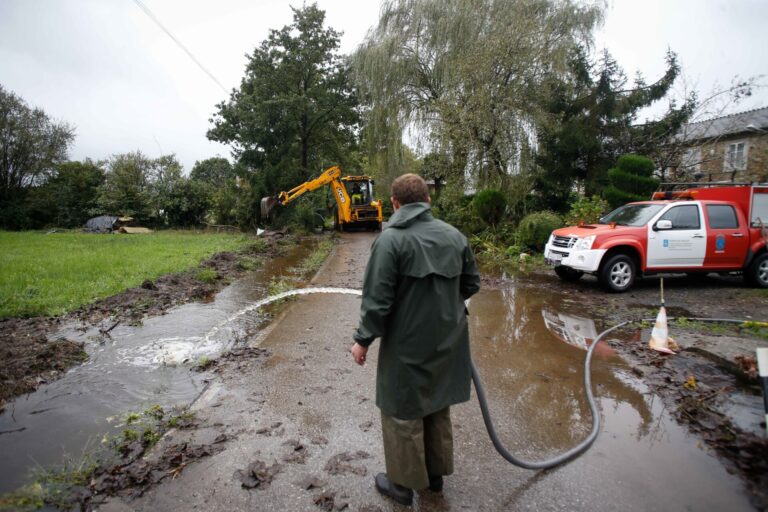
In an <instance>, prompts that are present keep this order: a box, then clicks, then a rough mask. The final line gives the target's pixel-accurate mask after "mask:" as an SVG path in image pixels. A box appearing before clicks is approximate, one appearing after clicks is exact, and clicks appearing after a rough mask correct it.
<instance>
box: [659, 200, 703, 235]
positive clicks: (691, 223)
mask: <svg viewBox="0 0 768 512" xmlns="http://www.w3.org/2000/svg"><path fill="white" fill-rule="evenodd" d="M659 220H671V221H672V229H699V228H700V227H701V221H700V220H699V207H698V206H696V205H695V204H686V205H681V206H673V207H672V208H670V209H669V210H667V213H665V214H664V215H662V216H661V218H659Z"/></svg>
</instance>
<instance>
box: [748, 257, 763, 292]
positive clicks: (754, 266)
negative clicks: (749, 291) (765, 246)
mask: <svg viewBox="0 0 768 512" xmlns="http://www.w3.org/2000/svg"><path fill="white" fill-rule="evenodd" d="M744 277H745V278H746V279H747V282H748V283H749V284H751V285H752V286H757V287H759V288H768V253H766V252H764V253H762V254H761V255H759V256H757V257H756V258H755V259H754V260H753V261H752V263H751V264H750V265H749V268H748V269H747V271H746V272H745V273H744Z"/></svg>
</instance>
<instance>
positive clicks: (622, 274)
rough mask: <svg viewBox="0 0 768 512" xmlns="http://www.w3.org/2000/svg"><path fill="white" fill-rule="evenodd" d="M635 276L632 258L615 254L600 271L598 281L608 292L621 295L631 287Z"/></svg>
mask: <svg viewBox="0 0 768 512" xmlns="http://www.w3.org/2000/svg"><path fill="white" fill-rule="evenodd" d="M636 274H637V271H636V269H635V262H634V261H632V258H630V257H629V256H627V255H626V254H617V255H615V256H612V257H611V258H609V259H608V261H606V262H605V264H604V265H603V267H602V268H601V269H600V274H599V276H598V281H600V284H601V285H602V286H603V287H604V288H606V289H607V290H608V291H610V292H614V293H621V292H625V291H627V290H629V289H630V288H631V287H632V284H633V283H634V282H635V276H636Z"/></svg>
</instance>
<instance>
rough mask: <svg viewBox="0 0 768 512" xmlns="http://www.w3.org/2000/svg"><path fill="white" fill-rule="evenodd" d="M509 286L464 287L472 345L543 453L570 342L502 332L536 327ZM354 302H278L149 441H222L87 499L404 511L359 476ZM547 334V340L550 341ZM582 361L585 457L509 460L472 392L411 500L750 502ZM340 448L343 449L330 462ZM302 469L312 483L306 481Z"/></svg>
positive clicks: (353, 256)
mask: <svg viewBox="0 0 768 512" xmlns="http://www.w3.org/2000/svg"><path fill="white" fill-rule="evenodd" d="M374 236H375V235H374V234H368V233H351V234H343V235H342V236H341V240H340V243H339V244H338V245H337V247H336V248H335V250H334V252H333V253H332V255H331V257H330V258H329V260H328V261H327V262H326V264H325V266H324V267H323V268H322V269H321V270H320V272H319V273H318V275H317V276H316V278H315V279H314V281H313V283H312V284H313V285H316V286H335V287H351V288H360V286H361V280H362V273H363V270H364V267H365V262H366V260H367V256H368V249H369V247H370V244H371V242H372V241H373V239H374ZM510 293H511V294H513V295H514V294H515V293H517V294H520V293H522V292H520V290H517V291H515V290H512V291H506V292H499V291H498V290H496V291H483V292H481V294H479V295H478V296H477V297H476V298H473V301H472V304H471V305H470V314H471V315H472V317H471V330H472V331H471V334H472V340H473V341H472V344H473V354H474V358H475V361H476V363H477V365H478V367H479V369H480V372H481V374H483V375H484V377H485V379H487V380H486V386H487V387H488V388H489V399H490V405H491V409H492V411H493V413H494V415H495V416H496V421H497V423H498V424H499V430H500V434H501V436H502V438H503V440H504V441H505V442H507V443H508V448H510V450H512V451H514V452H516V453H519V454H521V455H525V456H527V457H530V458H532V459H535V458H539V457H541V458H543V457H546V456H551V455H554V454H555V453H556V452H557V451H560V450H563V449H565V448H567V447H569V446H570V444H572V443H574V442H576V441H578V440H579V439H580V438H581V437H582V436H584V435H585V434H586V432H587V430H588V428H589V421H590V418H589V415H588V412H585V408H584V404H583V400H582V399H581V398H580V397H581V395H582V394H583V393H582V390H581V388H580V378H581V377H580V375H579V370H578V368H579V367H580V365H581V357H582V352H580V351H578V350H577V349H574V348H572V347H570V346H566V347H565V348H562V349H561V348H557V349H548V348H547V347H545V346H542V348H541V350H537V349H535V348H530V347H536V345H535V344H534V345H531V346H527V347H528V348H525V349H522V348H521V347H524V345H520V344H519V343H520V342H517V341H516V342H515V344H512V345H509V344H505V343H504V342H502V341H503V340H502V337H503V336H506V335H507V334H508V333H509V332H510V331H513V330H515V329H518V328H519V326H525V325H532V326H533V325H538V323H540V322H541V319H540V317H541V309H540V308H539V309H538V311H539V313H538V317H536V314H531V313H530V311H534V310H530V311H529V310H524V312H523V313H522V314H521V315H517V313H515V314H510V311H509V309H504V308H502V307H501V306H499V304H509V303H515V301H518V302H519V301H521V300H522V298H521V297H514V296H513V297H510V296H509V294H510ZM549 293H551V292H549ZM538 300H541V301H546V300H547V299H546V296H545V297H544V298H541V299H538ZM359 305H360V299H359V298H358V297H354V296H347V295H343V296H335V295H333V296H328V295H310V296H304V297H300V298H298V299H296V300H295V301H293V302H292V303H291V304H290V305H289V306H288V307H286V308H284V309H283V313H281V315H280V316H279V317H278V318H277V319H276V320H275V321H273V322H272V324H271V325H270V328H269V329H268V330H267V331H266V332H263V333H262V334H261V335H259V336H258V337H256V338H255V339H253V340H252V341H251V343H252V344H254V345H257V346H259V347H261V348H264V349H267V350H268V351H269V356H267V357H260V358H250V359H242V360H233V361H229V362H226V363H223V364H222V365H220V366H219V369H218V371H217V374H216V375H214V376H212V379H211V384H210V386H209V387H208V389H207V390H206V391H205V392H204V393H203V395H202V396H201V397H200V398H199V399H198V400H197V401H196V402H195V404H194V405H193V409H194V410H195V411H196V412H197V417H198V420H199V423H200V427H199V428H197V429H194V430H191V431H179V432H172V433H171V434H170V435H169V436H167V438H166V439H165V440H164V441H163V442H162V443H161V444H160V445H159V447H158V449H162V447H163V446H167V445H168V444H170V443H178V442H183V441H191V442H197V443H210V442H213V440H214V439H216V438H217V437H218V436H220V435H221V434H226V435H227V437H228V440H227V441H225V442H224V443H221V446H223V448H224V449H223V451H221V452H219V453H217V454H215V455H213V456H211V457H208V458H205V459H202V460H201V461H200V462H197V463H194V464H191V465H189V466H188V467H186V468H185V469H184V471H183V472H182V473H181V474H179V475H178V476H177V477H175V478H173V479H171V478H166V479H165V480H164V481H163V482H162V483H161V484H160V485H158V486H157V487H154V488H152V489H150V490H149V491H147V492H146V493H145V495H144V496H142V497H139V498H137V499H134V500H131V501H122V500H118V499H113V500H111V501H110V502H109V503H108V504H107V505H105V506H102V507H101V510H108V511H116V510H117V511H120V510H147V511H149V510H233V511H240V510H243V511H245V510H290V511H294V510H301V511H303V510H306V511H316V510H321V508H318V505H317V504H316V503H315V501H316V499H318V498H319V497H320V495H321V494H322V493H325V497H326V500H325V502H324V503H326V504H330V505H331V506H333V505H335V507H336V509H340V507H343V506H344V504H347V510H355V511H356V510H360V511H375V510H381V511H385V510H387V511H388V510H406V508H405V507H401V506H399V505H396V504H394V503H393V502H392V501H390V500H387V499H385V498H382V497H381V496H379V495H378V494H377V492H376V491H375V489H374V487H373V475H375V474H376V473H377V472H379V471H381V470H382V468H383V466H384V463H383V453H382V447H381V431H380V425H379V412H378V409H377V408H376V407H375V405H374V403H373V398H374V379H375V368H376V360H377V350H375V349H372V350H371V351H370V352H369V360H368V362H367V364H366V366H364V367H358V366H357V365H355V364H354V363H353V362H352V359H351V356H350V355H349V348H350V346H351V343H352V341H351V333H352V331H353V329H354V328H355V326H356V323H357V317H358V311H359ZM537 307H538V304H537ZM528 317H536V318H533V319H531V318H528ZM526 322H530V324H529V323H526ZM536 322H538V323H536ZM542 335H543V334H541V333H539V332H537V331H533V330H532V331H529V332H518V333H516V336H518V337H519V338H515V339H516V340H518V339H519V340H525V339H527V338H530V341H531V342H532V343H535V339H538V338H540V337H541V336H542ZM552 343H553V345H552V346H553V347H559V346H560V345H558V343H559V341H557V340H555V341H554V342H552ZM562 345H564V344H562ZM516 349H517V350H524V351H525V355H522V357H523V358H524V362H523V364H522V366H516V365H515V364H514V363H513V361H514V358H515V357H517V358H519V357H521V354H519V353H514V354H512V355H510V350H512V351H514V350H516ZM564 351H565V352H564ZM564 354H565V355H564ZM513 356H514V357H513ZM566 356H567V357H566ZM571 360H572V361H571ZM539 364H541V365H543V366H541V367H540V366H538V365H539ZM595 366H596V368H595V377H594V382H595V385H596V394H597V395H598V396H601V389H604V390H605V393H603V394H602V397H601V399H600V408H601V411H602V414H603V418H604V421H605V422H604V424H603V428H602V430H601V434H600V437H599V438H598V440H597V441H596V443H595V445H594V446H593V448H592V449H591V450H590V451H589V452H587V453H586V454H585V455H584V456H582V457H581V458H579V459H577V460H576V461H573V462H571V463H569V464H567V465H565V466H562V467H560V468H557V469H554V470H551V471H547V472H534V471H528V470H523V469H519V468H515V467H513V466H511V465H509V464H508V463H507V462H506V461H504V460H503V459H502V458H501V457H500V456H498V455H497V454H496V452H495V451H494V449H493V446H492V445H491V443H490V441H489V440H488V437H487V434H486V432H485V429H484V426H483V423H482V419H481V416H480V413H479V408H478V406H477V403H476V401H475V398H474V394H473V398H472V399H471V401H470V402H468V403H466V404H461V405H459V406H457V407H455V408H453V409H452V413H453V420H454V436H455V443H456V450H455V451H456V474H455V475H454V476H452V477H449V478H447V480H446V486H445V490H444V492H443V493H442V494H436V493H432V492H429V491H423V492H420V493H418V494H417V498H416V500H415V503H414V507H413V509H416V510H423V511H447V510H590V511H591V510H625V511H626V510H629V511H633V510H750V509H751V507H750V505H749V503H748V501H747V499H746V497H745V495H744V493H743V490H742V486H741V484H740V482H739V481H738V480H737V479H736V478H735V477H733V476H731V475H729V474H728V473H727V472H726V471H725V470H724V469H723V467H722V466H721V465H720V463H719V462H718V461H717V460H716V459H715V457H714V456H712V455H711V454H709V453H707V452H706V451H704V450H703V449H702V448H701V447H698V446H697V443H696V440H695V439H693V438H691V437H690V436H689V435H688V434H687V433H686V432H685V431H684V430H682V428H681V427H680V426H678V425H676V424H675V423H674V421H673V420H671V419H670V418H669V416H668V415H667V413H666V412H665V411H664V410H663V407H662V406H661V404H660V401H659V400H654V398H653V397H649V396H647V394H646V392H645V390H644V389H643V387H642V383H639V382H631V380H632V377H631V372H629V371H628V368H627V367H626V365H625V364H624V363H623V362H622V361H621V360H619V359H618V358H616V357H614V356H611V354H606V355H605V357H603V358H601V359H599V360H598V361H597V362H596V363H595ZM542 375H543V376H542ZM345 453H346V454H348V455H350V456H351V457H350V459H351V460H348V461H346V462H343V463H338V462H336V463H334V460H337V459H338V457H339V456H341V455H342V454H345ZM334 458H335V459H334ZM257 461H262V462H264V463H265V465H266V466H267V467H271V466H273V465H275V464H278V465H279V466H280V469H279V471H277V472H276V473H275V475H274V478H273V479H272V481H271V483H269V484H268V485H264V486H262V487H260V488H257V489H253V490H246V489H244V488H242V486H241V483H240V481H239V480H238V479H237V477H236V472H237V471H238V470H243V469H245V468H246V467H247V466H248V464H250V463H252V462H257ZM311 477H314V478H316V479H317V480H316V483H318V484H322V485H321V486H320V487H319V488H313V489H310V490H307V489H305V488H304V487H306V486H305V485H303V484H304V483H306V482H308V480H307V479H308V478H311ZM332 495H333V501H331V499H330V497H331V496H332ZM332 509H333V508H327V509H326V510H332Z"/></svg>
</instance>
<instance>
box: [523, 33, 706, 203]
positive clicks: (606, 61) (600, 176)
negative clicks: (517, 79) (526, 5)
mask: <svg viewBox="0 0 768 512" xmlns="http://www.w3.org/2000/svg"><path fill="white" fill-rule="evenodd" d="M666 61H667V69H666V71H665V73H664V75H663V76H662V77H661V78H660V79H659V80H657V81H656V82H654V83H652V84H650V85H649V84H647V83H646V82H645V80H644V79H643V78H642V76H640V75H638V76H637V77H636V78H635V80H634V83H633V84H631V85H630V84H629V80H628V79H627V77H626V75H625V74H624V72H623V70H622V69H621V67H620V66H619V65H618V63H617V62H616V61H615V60H614V59H613V58H612V57H611V56H610V54H608V52H604V53H603V55H602V57H601V58H600V60H599V62H597V63H595V62H593V61H591V60H590V58H589V56H588V55H587V51H586V50H585V49H584V48H583V47H582V48H576V49H574V51H573V53H572V55H571V59H570V66H569V73H568V74H566V75H555V74H553V75H551V81H550V83H549V87H548V90H549V91H551V96H550V99H549V101H548V104H547V110H548V112H549V114H550V118H549V122H548V123H545V124H543V125H542V127H541V130H540V134H539V141H540V148H539V153H538V164H539V166H540V169H541V171H540V174H539V176H538V180H537V184H536V189H537V192H538V193H539V194H540V197H541V200H542V202H543V205H542V206H544V207H545V208H547V209H552V210H555V211H560V212H564V211H566V210H567V207H568V204H569V197H570V195H571V194H572V193H573V192H574V191H575V190H576V189H578V190H580V191H582V192H584V193H585V194H586V195H587V196H591V195H600V194H601V193H602V191H603V189H604V188H605V187H606V186H607V185H608V169H609V168H611V166H613V165H614V163H615V162H616V161H617V159H618V158H619V157H620V156H621V155H623V154H627V153H638V154H646V155H649V156H653V155H654V153H655V151H656V150H657V149H659V148H661V147H663V143H664V142H665V141H666V140H668V139H669V138H670V137H671V136H672V135H673V134H674V133H676V132H677V131H678V130H679V128H680V127H681V126H682V125H683V124H684V123H685V121H686V120H687V119H688V117H689V116H690V114H691V112H693V110H694V108H695V104H696V98H695V96H691V97H689V98H687V99H686V101H685V102H684V104H682V105H680V106H679V107H678V106H676V105H675V103H674V102H672V101H670V106H669V108H668V110H667V112H666V113H665V114H664V115H663V116H661V117H660V118H659V119H657V120H653V121H646V122H644V123H638V122H637V121H638V114H639V113H640V111H641V110H642V109H643V108H645V107H648V106H650V105H652V104H653V103H654V102H656V101H659V100H661V99H662V98H664V97H665V96H667V94H668V93H669V92H670V89H671V87H672V85H673V84H674V82H675V80H676V79H677V77H678V76H679V73H680V67H679V65H678V63H677V57H676V55H675V54H674V53H673V52H671V51H670V52H668V53H667V57H666Z"/></svg>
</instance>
